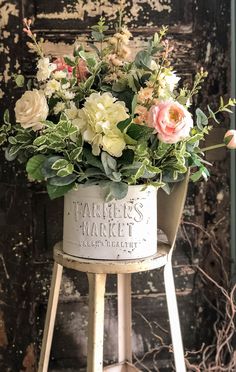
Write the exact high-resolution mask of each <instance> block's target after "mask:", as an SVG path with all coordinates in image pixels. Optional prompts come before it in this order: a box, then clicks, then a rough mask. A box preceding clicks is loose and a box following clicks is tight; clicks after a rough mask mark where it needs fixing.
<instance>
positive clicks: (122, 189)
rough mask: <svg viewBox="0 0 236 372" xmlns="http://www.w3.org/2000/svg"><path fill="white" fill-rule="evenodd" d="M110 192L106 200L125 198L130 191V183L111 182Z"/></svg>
mask: <svg viewBox="0 0 236 372" xmlns="http://www.w3.org/2000/svg"><path fill="white" fill-rule="evenodd" d="M108 190H109V191H108V194H107V196H106V201H107V202H108V201H110V200H112V199H117V200H120V199H123V198H124V197H125V196H126V195H127V192H128V185H127V183H124V182H110V183H109V188H108Z"/></svg>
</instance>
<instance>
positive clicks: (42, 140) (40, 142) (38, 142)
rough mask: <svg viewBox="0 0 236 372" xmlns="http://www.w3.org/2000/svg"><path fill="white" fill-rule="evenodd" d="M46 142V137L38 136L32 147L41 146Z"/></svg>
mask: <svg viewBox="0 0 236 372" xmlns="http://www.w3.org/2000/svg"><path fill="white" fill-rule="evenodd" d="M46 141H47V137H46V136H40V137H38V138H36V139H35V140H34V142H33V145H34V146H41V145H43V144H44V143H45V142H46Z"/></svg>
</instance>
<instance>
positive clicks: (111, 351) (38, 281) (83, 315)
mask: <svg viewBox="0 0 236 372" xmlns="http://www.w3.org/2000/svg"><path fill="white" fill-rule="evenodd" d="M125 4H126V14H125V18H124V20H125V23H126V24H127V25H128V26H129V28H130V30H131V32H132V33H133V35H134V36H136V37H137V39H136V41H135V42H133V48H134V49H136V48H139V47H140V45H142V44H143V43H145V41H146V39H147V38H148V37H149V36H150V35H151V34H152V33H153V32H154V31H155V30H156V29H158V28H159V27H160V26H161V25H162V24H165V25H169V38H170V39H171V42H173V44H174V52H173V60H174V61H175V62H176V71H177V72H178V73H182V74H183V76H184V78H185V79H188V80H190V81H191V80H192V77H193V74H194V71H195V70H196V69H197V68H199V67H200V66H204V67H206V68H207V69H208V71H209V78H208V80H207V83H206V84H205V85H204V88H203V91H202V93H201V96H200V97H199V102H201V103H202V104H205V103H206V101H208V102H210V103H211V105H213V107H214V106H215V105H216V104H217V102H218V101H219V96H220V95H222V96H225V95H227V92H228V91H229V82H230V75H229V74H230V66H229V61H230V46H229V43H230V40H229V28H230V24H229V23H230V0H208V1H205V0H175V1H174V0H156V1H154V0H146V1H145V0H129V1H126V3H125ZM117 9H118V1H107V0H100V1H96V0H95V1H92V0H67V1H64V0H54V1H48V0H40V1H36V0H0V15H1V16H0V25H1V45H0V51H1V55H0V59H1V61H0V62H1V63H0V72H1V74H0V84H1V85H0V97H1V98H2V100H1V101H0V105H1V110H0V115H2V114H3V109H4V108H6V107H10V109H11V110H12V109H13V107H14V101H15V100H16V98H17V97H19V95H20V94H21V92H19V91H18V90H16V89H15V87H14V84H13V82H12V81H11V75H12V74H13V73H17V72H23V73H24V74H26V75H28V76H30V75H32V72H33V68H34V66H35V62H34V55H32V54H30V53H29V52H28V51H27V48H26V47H25V41H26V38H25V36H24V35H22V25H21V20H22V18H23V17H25V16H27V17H33V19H34V28H35V30H36V32H37V33H38V34H39V35H40V36H43V37H44V38H45V40H47V41H46V42H45V50H46V51H47V53H49V54H54V55H60V54H62V53H64V52H65V51H66V52H69V51H70V50H71V48H72V44H73V43H74V41H75V40H79V42H84V40H85V38H86V37H87V36H88V35H89V27H90V26H91V25H92V24H94V23H95V22H96V21H97V20H98V19H99V16H100V15H103V16H105V17H106V18H107V19H108V23H109V25H110V27H112V25H113V23H114V21H115V14H116V11H117ZM221 119H222V122H223V123H222V128H227V127H228V126H229V119H228V117H223V116H222V117H221ZM223 132H224V129H221V128H218V129H217V130H216V131H214V133H213V135H212V138H211V139H210V142H211V141H214V140H219V141H220V139H221V137H222V135H223ZM0 156H1V161H0V250H1V254H0V267H1V269H0V278H1V279H0V295H1V298H0V370H1V371H6V372H10V371H12V372H17V371H27V372H32V371H35V370H36V367H35V366H36V362H37V358H38V353H39V345H40V342H41V338H42V329H43V323H44V317H45V311H46V303H47V298H48V290H49V286H50V276H51V270H52V247H53V245H54V244H55V242H57V241H58V240H60V239H61V238H62V208H63V204H62V203H63V201H62V200H61V199H60V200H56V201H53V202H52V201H49V199H48V197H47V195H46V193H45V192H44V190H43V188H42V186H41V185H32V184H29V182H28V181H27V179H26V177H25V173H24V170H23V167H22V166H21V165H19V164H16V163H11V164H9V163H7V162H5V160H4V155H3V153H1V155H0ZM208 159H209V160H210V161H213V162H214V164H215V165H214V168H212V171H211V173H212V177H211V179H210V181H209V182H208V183H207V184H205V183H203V182H200V183H198V184H197V185H190V187H189V196H188V200H187V204H186V212H185V215H184V220H185V221H187V222H188V223H190V224H193V225H195V227H194V226H192V225H186V224H185V225H183V229H182V230H181V231H182V232H180V236H179V239H178V244H177V250H176V253H175V256H174V266H175V278H176V287H177V295H178V302H179V309H180V317H181V321H182V331H183V340H184V345H185V347H186V349H189V350H191V349H197V348H199V347H200V346H201V344H202V343H203V342H205V343H207V342H208V341H209V340H210V341H211V340H212V333H213V332H212V327H213V323H214V320H215V312H214V310H213V308H212V307H211V306H210V305H209V300H211V301H212V302H213V303H214V302H215V299H216V297H217V296H218V292H217V291H216V290H215V287H214V286H213V285H211V284H210V283H209V282H207V281H205V282H202V280H200V278H199V275H198V274H196V272H195V270H194V269H193V267H192V266H189V265H192V264H193V265H196V264H200V265H201V266H202V267H203V268H204V270H206V272H207V273H208V274H209V275H211V276H213V278H215V279H217V280H218V281H219V282H220V283H222V281H223V280H224V272H223V269H222V262H223V261H224V262H225V263H226V266H227V264H228V253H229V240H230V238H229V156H228V155H227V152H226V151H225V150H220V151H218V152H217V153H213V154H211V155H210V156H209V158H208ZM197 225H200V226H202V228H203V229H206V232H204V231H203V230H202V228H201V229H200V228H199V227H197ZM185 230H187V233H188V239H189V241H188V240H186V237H185V235H184V231H185ZM211 234H212V235H211ZM209 236H210V239H209ZM213 238H216V241H217V244H218V246H219V247H220V249H221V251H222V252H223V253H222V256H223V261H220V260H217V259H216V256H215V255H214V254H213V252H212V249H211V243H212V239H213ZM189 242H191V247H190V245H189ZM87 291H88V285H87V280H86V277H85V276H84V275H82V274H77V273H75V272H72V271H66V272H65V273H64V277H63V286H62V290H61V297H60V305H59V309H58V317H57V322H56V329H55V337H54V340H53V348H52V358H51V364H50V368H51V369H50V370H57V371H62V370H63V368H66V367H68V368H70V369H69V370H70V371H72V370H73V368H74V370H76V371H78V370H79V369H81V368H82V367H83V366H84V365H85V356H86V329H87V328H86V327H87V315H88V298H87ZM116 313H117V311H116V281H115V278H114V277H111V278H110V279H109V282H108V285H107V299H106V315H105V343H106V345H105V353H104V358H105V360H106V361H109V360H115V358H116V352H117V343H116V340H115V339H114V337H113V336H114V335H116V334H117V319H116ZM143 316H145V318H146V319H147V320H148V321H149V322H155V321H156V322H157V324H160V325H161V327H162V328H165V329H167V330H168V321H167V313H166V303H165V296H164V292H163V284H162V273H161V272H159V271H155V272H150V273H142V274H136V275H134V277H133V319H134V321H133V343H134V346H133V349H134V352H135V354H136V355H137V356H138V357H141V356H142V355H143V354H144V352H146V351H148V350H150V349H151V348H155V347H158V345H160V342H159V341H158V339H157V337H155V336H154V335H153V334H152V333H151V331H150V326H149V325H148V324H147V322H146V321H145V320H144V319H143ZM162 328H159V327H158V326H157V327H156V328H155V331H156V332H157V333H158V335H160V336H161V337H163V339H164V341H165V342H166V343H167V344H169V343H170V337H169V334H168V332H165V331H163V330H162ZM167 351H168V350H165V349H163V351H162V352H161V353H160V354H159V356H158V361H157V362H156V363H157V366H158V367H159V368H160V370H161V371H171V370H172V367H171V363H172V356H171V355H170V354H169V353H168V352H167ZM150 370H155V369H154V364H153V367H150Z"/></svg>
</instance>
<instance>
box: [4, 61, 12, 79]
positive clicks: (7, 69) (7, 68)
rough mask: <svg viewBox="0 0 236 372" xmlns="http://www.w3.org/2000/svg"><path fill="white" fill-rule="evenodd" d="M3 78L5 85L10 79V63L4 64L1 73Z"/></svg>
mask: <svg viewBox="0 0 236 372" xmlns="http://www.w3.org/2000/svg"><path fill="white" fill-rule="evenodd" d="M3 77H4V81H5V83H7V82H8V81H9V80H10V79H11V74H10V63H6V64H5V69H4V72H3Z"/></svg>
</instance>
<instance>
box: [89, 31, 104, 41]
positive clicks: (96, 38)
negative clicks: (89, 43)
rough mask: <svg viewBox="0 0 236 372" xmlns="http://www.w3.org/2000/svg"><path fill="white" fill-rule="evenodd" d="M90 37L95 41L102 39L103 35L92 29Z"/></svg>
mask: <svg viewBox="0 0 236 372" xmlns="http://www.w3.org/2000/svg"><path fill="white" fill-rule="evenodd" d="M92 38H93V39H94V40H95V41H103V39H104V35H103V34H102V33H100V32H98V31H92Z"/></svg>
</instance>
